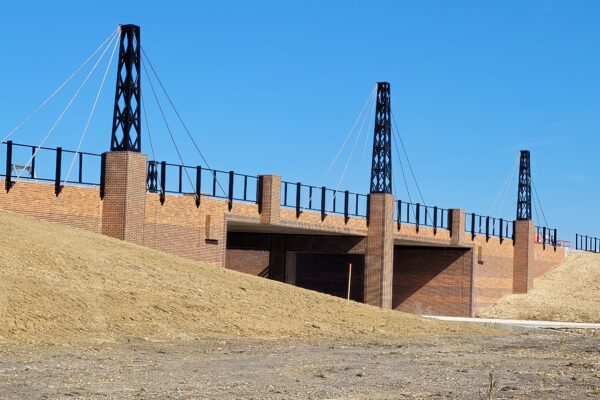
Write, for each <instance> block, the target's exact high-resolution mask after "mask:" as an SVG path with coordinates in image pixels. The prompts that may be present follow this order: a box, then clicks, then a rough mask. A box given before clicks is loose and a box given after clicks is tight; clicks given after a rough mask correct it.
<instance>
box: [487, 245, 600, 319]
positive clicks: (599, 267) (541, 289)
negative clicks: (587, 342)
mask: <svg viewBox="0 0 600 400" xmlns="http://www.w3.org/2000/svg"><path fill="white" fill-rule="evenodd" d="M480 316H482V317H490V318H511V319H535V320H548V321H569V322H600V254H592V253H584V252H577V253H574V254H571V255H570V256H568V257H567V259H566V261H565V262H564V263H563V264H562V265H560V266H558V267H557V268H555V269H554V270H552V271H550V272H549V273H547V274H546V275H544V276H543V277H541V278H539V279H537V280H535V282H534V288H533V290H531V291H530V292H529V293H527V294H515V295H512V296H508V297H507V298H505V299H504V300H503V301H501V302H500V303H498V304H496V305H495V306H493V307H491V308H490V309H488V310H485V311H483V312H482V313H480Z"/></svg>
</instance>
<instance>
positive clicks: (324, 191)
mask: <svg viewBox="0 0 600 400" xmlns="http://www.w3.org/2000/svg"><path fill="white" fill-rule="evenodd" d="M326 197H327V188H326V187H325V186H323V187H321V221H325V216H326V215H327V214H326V212H325V204H326V201H327V200H326Z"/></svg>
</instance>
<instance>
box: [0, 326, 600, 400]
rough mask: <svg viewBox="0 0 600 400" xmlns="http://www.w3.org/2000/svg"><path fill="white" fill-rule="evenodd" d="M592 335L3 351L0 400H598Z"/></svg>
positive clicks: (598, 356) (598, 366) (599, 367)
mask: <svg viewBox="0 0 600 400" xmlns="http://www.w3.org/2000/svg"><path fill="white" fill-rule="evenodd" d="M598 340H599V338H598V337H597V336H596V337H592V336H583V335H569V334H550V333H549V334H535V335H519V336H517V335H486V336H482V337H481V338H480V339H479V340H474V339H473V338H468V339H465V338H462V337H456V336H454V337H447V338H439V337H437V338H436V337H429V338H425V337H424V338H422V339H421V340H419V341H408V342H398V343H396V344H387V345H383V344H368V343H363V344H360V345H358V344H347V343H345V342H335V343H334V342H332V343H330V344H324V343H318V344H314V343H313V344H311V343H307V342H304V341H291V340H278V341H254V340H248V339H235V340H192V341H189V342H184V341H176V342H161V343H157V342H150V341H141V340H135V339H132V340H130V341H129V342H125V343H119V344H115V343H110V344H108V343H107V344H100V345H96V346H89V347H73V346H71V347H67V348H65V347H62V346H56V347H43V348H42V347H39V346H36V347H35V348H29V349H25V348H16V349H4V351H3V352H2V353H0V360H1V361H0V398H15V399H17V398H18V399H20V398H49V399H55V398H82V399H86V398H93V399H102V398H119V399H224V400H228V399H232V400H233V399H364V400H370V399H440V398H447V399H488V398H493V399H588V398H589V399H595V398H596V399H597V398H599V397H598V396H600V353H599V347H598ZM490 373H491V374H492V375H491V376H492V380H493V382H495V385H493V386H494V387H493V390H492V394H491V397H489V392H488V388H489V386H490V375H489V374H490Z"/></svg>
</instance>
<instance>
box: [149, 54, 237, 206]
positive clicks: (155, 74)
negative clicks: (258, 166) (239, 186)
mask: <svg viewBox="0 0 600 400" xmlns="http://www.w3.org/2000/svg"><path fill="white" fill-rule="evenodd" d="M140 49H141V50H142V55H143V56H144V58H145V59H146V61H147V62H148V65H149V66H150V69H151V70H152V73H153V74H154V76H155V77H156V80H157V81H158V84H159V86H160V87H161V89H162V91H163V92H164V94H165V96H166V97H167V100H168V101H169V104H171V107H172V108H173V111H175V114H176V115H177V118H178V119H179V122H180V123H181V126H183V129H184V130H185V132H186V133H187V135H188V137H189V138H190V140H191V142H192V144H193V145H194V147H195V148H196V151H197V152H198V154H199V155H200V158H202V160H203V161H204V164H206V168H208V169H212V168H211V167H210V165H209V164H208V161H207V160H206V157H204V154H202V151H201V150H200V147H199V146H198V143H196V140H195V139H194V136H193V135H192V133H191V132H190V130H189V129H188V127H187V125H186V124H185V122H184V121H183V118H181V114H179V111H178V110H177V108H176V107H175V104H174V103H173V101H172V100H171V96H169V93H168V92H167V89H166V88H165V86H164V85H163V83H162V80H161V79H160V77H159V76H158V74H157V73H156V70H155V69H154V66H153V65H152V62H151V61H150V58H148V54H146V51H145V50H144V48H143V47H142V46H140ZM144 69H146V67H144ZM146 74H147V75H148V73H147V72H146ZM214 177H215V180H216V182H217V185H219V188H220V189H221V191H222V192H223V194H224V195H225V196H227V193H226V192H225V189H223V186H221V182H220V181H219V180H218V179H217V178H216V172H214Z"/></svg>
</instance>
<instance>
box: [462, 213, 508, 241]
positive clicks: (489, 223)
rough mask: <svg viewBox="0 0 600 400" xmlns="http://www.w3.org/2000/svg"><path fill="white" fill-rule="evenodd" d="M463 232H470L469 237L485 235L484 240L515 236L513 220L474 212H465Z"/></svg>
mask: <svg viewBox="0 0 600 400" xmlns="http://www.w3.org/2000/svg"><path fill="white" fill-rule="evenodd" d="M465 232H467V233H470V234H471V239H475V236H477V235H485V237H486V240H489V238H490V237H497V238H499V239H500V241H501V242H502V241H503V240H504V239H511V240H514V238H515V235H514V221H511V220H505V219H503V218H495V217H490V216H489V215H479V214H476V213H466V214H465Z"/></svg>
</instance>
